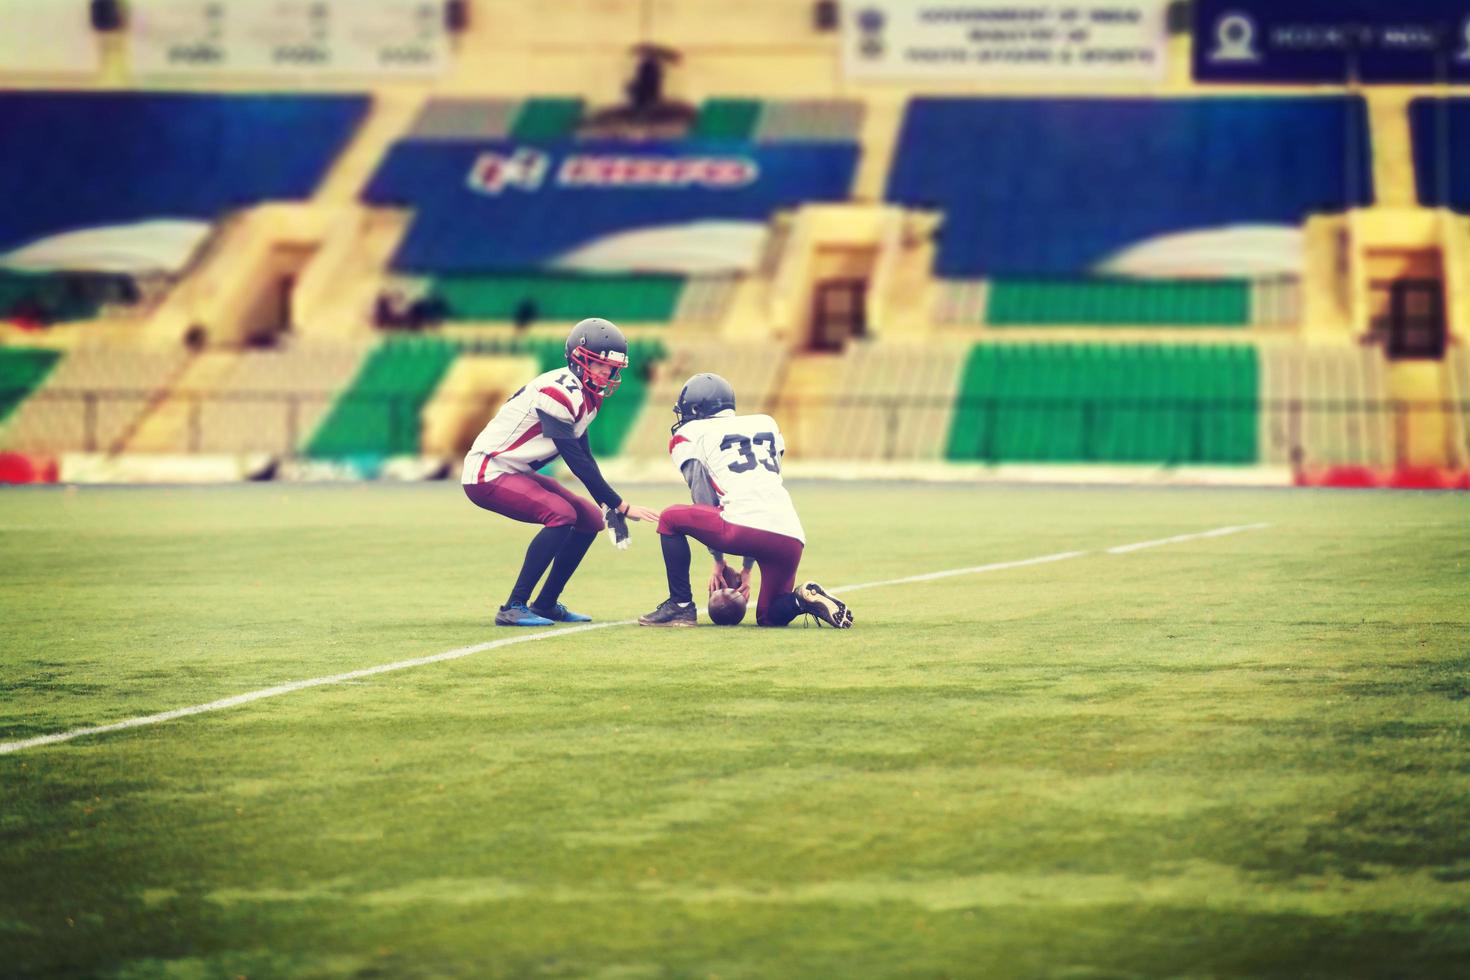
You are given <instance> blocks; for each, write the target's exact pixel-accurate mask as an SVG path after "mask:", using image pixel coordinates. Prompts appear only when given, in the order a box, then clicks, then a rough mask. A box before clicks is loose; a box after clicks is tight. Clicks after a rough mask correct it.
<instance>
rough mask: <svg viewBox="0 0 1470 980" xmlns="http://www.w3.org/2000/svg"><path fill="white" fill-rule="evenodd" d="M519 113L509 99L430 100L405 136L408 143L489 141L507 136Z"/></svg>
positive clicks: (516, 106) (513, 101)
mask: <svg viewBox="0 0 1470 980" xmlns="http://www.w3.org/2000/svg"><path fill="white" fill-rule="evenodd" d="M519 111H520V103H519V102H518V101H515V100H512V99H467V98H434V99H429V100H428V101H427V102H425V103H424V106H423V108H422V109H420V110H419V114H418V116H417V117H415V119H414V121H413V125H412V126H411V127H410V128H409V131H408V132H407V133H406V134H405V136H404V138H405V139H410V140H493V139H501V138H502V137H505V136H508V135H510V127H511V124H512V123H513V122H515V119H516V114H517V113H518V112H519Z"/></svg>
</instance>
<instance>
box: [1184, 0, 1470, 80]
mask: <svg viewBox="0 0 1470 980" xmlns="http://www.w3.org/2000/svg"><path fill="white" fill-rule="evenodd" d="M1194 77H1195V78H1196V79H1197V80H1199V81H1203V82H1241V83H1257V82H1302V83H1320V82H1339V83H1340V82H1346V81H1348V80H1356V81H1361V82H1366V83H1412V82H1421V83H1425V82H1427V83H1432V82H1436V81H1445V82H1465V81H1470V0H1393V2H1386V0H1194Z"/></svg>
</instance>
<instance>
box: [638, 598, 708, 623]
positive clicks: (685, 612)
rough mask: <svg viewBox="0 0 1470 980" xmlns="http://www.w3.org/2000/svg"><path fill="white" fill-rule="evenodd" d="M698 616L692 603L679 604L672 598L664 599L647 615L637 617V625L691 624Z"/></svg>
mask: <svg viewBox="0 0 1470 980" xmlns="http://www.w3.org/2000/svg"><path fill="white" fill-rule="evenodd" d="M698 618H699V613H698V612H696V611H695V609H694V603H692V602H690V603H686V604H685V605H682V606H681V605H679V604H678V603H677V602H675V601H674V600H673V599H665V600H664V601H663V602H660V603H659V604H658V608H657V609H655V610H654V611H653V612H651V613H649V614H648V615H647V616H639V617H638V625H639V626H693V625H694V624H695V623H696V622H697V621H698Z"/></svg>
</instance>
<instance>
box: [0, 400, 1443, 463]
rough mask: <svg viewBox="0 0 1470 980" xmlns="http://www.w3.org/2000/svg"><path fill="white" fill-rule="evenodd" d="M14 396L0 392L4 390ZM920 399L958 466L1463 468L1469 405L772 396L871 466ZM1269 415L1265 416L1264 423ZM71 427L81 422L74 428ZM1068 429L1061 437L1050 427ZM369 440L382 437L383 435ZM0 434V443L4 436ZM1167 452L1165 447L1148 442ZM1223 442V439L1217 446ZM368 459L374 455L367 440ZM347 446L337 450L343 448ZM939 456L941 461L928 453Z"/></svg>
mask: <svg viewBox="0 0 1470 980" xmlns="http://www.w3.org/2000/svg"><path fill="white" fill-rule="evenodd" d="M15 394H17V393H15V392H9V391H0V399H3V398H4V397H6V396H7V395H15ZM152 394H153V393H152V392H146V391H141V390H133V389H88V390H47V391H41V392H37V393H35V394H33V395H31V397H32V398H33V399H40V400H47V401H49V402H53V403H55V406H56V407H57V408H62V409H64V408H67V407H70V410H72V411H75V412H77V413H79V415H80V419H81V424H80V431H81V432H82V433H83V438H82V444H81V445H56V446H54V447H49V451H51V452H58V453H59V452H71V451H81V452H107V451H109V450H110V449H111V448H112V447H109V446H105V445H102V444H101V439H100V437H99V434H98V428H99V426H98V419H99V417H100V414H101V411H102V409H103V408H104V407H106V406H108V405H110V404H113V403H116V402H126V403H130V404H135V403H137V402H138V401H139V400H140V399H145V398H149V397H152ZM175 397H177V398H180V399H181V400H182V401H183V402H184V403H185V404H187V405H188V420H189V421H188V426H187V437H186V439H185V441H184V446H183V448H184V451H186V452H188V453H208V452H212V451H218V450H215V449H212V448H211V447H212V444H215V443H217V442H218V441H219V440H217V439H216V438H214V436H212V434H211V432H210V428H211V426H210V423H209V422H208V421H207V420H208V418H210V413H206V411H205V407H206V406H212V407H216V408H220V409H224V410H226V411H227V412H234V413H238V414H239V415H241V416H246V417H248V416H249V415H250V414H251V412H252V411H253V410H255V411H262V412H263V411H265V410H266V409H267V408H269V409H270V410H271V412H272V414H273V417H281V410H282V407H283V406H284V415H283V418H284V423H283V428H282V430H281V432H280V436H279V445H278V446H277V447H276V448H275V449H273V450H268V451H272V452H275V453H277V454H279V455H281V456H283V457H295V456H303V455H307V452H306V446H307V444H308V443H309V441H310V438H311V436H312V432H310V431H307V426H306V425H305V424H303V418H305V417H308V415H310V416H311V417H317V418H319V417H320V415H321V413H320V412H312V413H309V412H308V411H307V410H308V408H320V406H321V403H323V402H330V401H334V400H337V399H339V398H341V397H348V398H351V399H353V400H354V402H356V403H357V407H358V409H359V411H361V412H363V413H365V414H366V413H373V414H376V413H381V414H380V415H376V417H375V418H374V420H373V421H374V423H375V424H374V430H375V433H381V432H382V431H384V430H386V431H387V432H389V433H391V434H393V436H394V439H393V442H394V443H395V444H405V443H406V444H416V443H417V441H418V436H419V426H420V420H419V418H418V410H419V403H418V402H417V401H415V400H414V399H412V398H407V397H393V396H389V395H381V394H374V393H361V394H352V395H348V396H336V395H333V394H331V393H326V392H279V391H274V392H270V391H260V392H252V391H229V392H187V391H184V392H177V393H176V394H175ZM918 408H932V409H940V408H943V409H947V410H948V409H952V410H953V411H954V413H955V416H956V417H960V416H963V417H965V418H966V419H967V425H966V426H965V427H964V428H963V429H960V428H959V427H952V431H951V433H950V444H949V451H948V452H947V453H946V454H945V457H944V458H946V459H948V460H950V461H955V462H980V463H1008V462H1036V463H1075V464H1116V463H1141V464H1156V465H1200V464H1204V465H1215V464H1227V465H1228V464H1241V465H1251V464H1255V463H1258V462H1261V461H1263V460H1265V459H1267V458H1284V459H1286V460H1287V461H1289V463H1290V465H1292V466H1293V467H1294V468H1298V469H1299V468H1301V467H1305V466H1314V465H1339V464H1342V465H1351V464H1359V465H1401V464H1404V463H1406V462H1408V461H1409V458H1410V455H1409V446H1410V434H1411V431H1413V430H1414V429H1415V428H1416V427H1417V426H1419V425H1420V424H1421V423H1423V422H1425V421H1433V419H1432V418H1431V417H1432V416H1438V422H1439V424H1440V426H1441V430H1440V431H1442V432H1443V433H1444V442H1445V445H1444V452H1445V459H1446V461H1447V462H1448V464H1449V465H1450V466H1457V467H1465V466H1470V435H1467V433H1470V401H1442V402H1441V401H1412V400H1401V399H1382V400H1369V401H1364V400H1348V399H1339V400H1331V399H1288V400H1271V399H1262V400H1247V399H1211V398H1199V399H1178V398H1176V399H1150V398H1126V397H1107V398H1103V397H1085V398H1072V397H1066V396H1049V397H1035V398H1016V397H1007V398H1004V399H1002V398H960V399H958V400H952V399H940V398H925V397H916V396H902V395H876V396H875V395H838V396H821V397H816V396H812V397H799V398H783V399H780V402H779V404H778V405H776V406H774V407H773V410H774V411H775V412H776V413H777V414H778V415H779V416H780V417H781V420H782V424H783V428H789V429H790V430H791V431H793V432H797V431H800V429H801V419H802V416H803V415H804V414H806V413H809V412H810V413H822V416H823V417H824V418H830V417H832V415H831V413H833V412H836V413H838V414H837V417H839V418H840V417H844V415H843V413H850V417H855V418H860V419H861V420H862V423H861V424H859V425H849V426H840V427H837V428H835V429H832V430H829V431H826V432H825V433H824V435H823V438H822V439H821V440H820V442H818V443H814V444H812V445H797V444H794V443H793V444H792V445H791V447H790V448H791V451H792V455H793V457H794V458H807V459H864V460H870V461H875V462H882V461H913V460H915V459H917V458H919V457H918V456H917V455H916V454H914V453H913V452H912V451H909V450H908V449H907V448H906V447H905V445H904V444H903V441H902V439H901V425H902V421H903V419H904V418H905V417H906V414H907V413H912V412H913V411H914V410H915V409H918ZM1262 419H1266V420H1268V421H1267V422H1266V423H1265V424H1262V422H1261V420H1262ZM1323 420H1327V421H1329V422H1332V423H1334V424H1336V425H1337V426H1338V428H1339V430H1340V431H1339V434H1338V436H1337V437H1336V438H1334V440H1333V445H1332V447H1331V448H1330V449H1329V450H1326V451H1323V450H1321V449H1319V448H1317V447H1314V446H1313V445H1312V444H1311V443H1312V441H1313V440H1312V437H1311V436H1310V435H1309V433H1310V431H1311V429H1310V426H1311V425H1312V424H1313V423H1321V422H1322V421H1323ZM67 428H68V430H69V431H77V429H76V427H74V426H68V427H67ZM1245 430H1249V431H1250V432H1252V433H1255V435H1254V436H1252V438H1251V440H1249V444H1250V445H1251V446H1253V447H1254V448H1253V452H1252V454H1251V458H1240V456H1239V446H1240V445H1241V444H1242V443H1241V442H1240V434H1241V432H1242V431H1245ZM1380 431H1381V432H1386V433H1387V434H1388V439H1387V443H1388V444H1387V447H1386V453H1387V458H1380V457H1381V456H1383V455H1384V453H1385V449H1384V448H1383V447H1382V446H1380V445H1379V442H1380V441H1381V440H1380V439H1379V434H1378V433H1379V432H1380ZM1058 432H1061V433H1063V437H1062V440H1061V441H1060V442H1059V441H1058V437H1057V433H1058ZM370 441H371V442H372V443H377V442H379V439H378V437H377V435H375V436H374V438H373V439H372V440H370ZM4 442H5V440H4V431H3V429H0V447H3V445H4ZM1160 446H1166V447H1170V448H1169V450H1168V451H1167V452H1159V451H1157V448H1156V447H1160ZM1222 447H1224V448H1223V449H1222ZM362 452H363V454H365V455H371V454H374V453H375V450H374V449H372V448H371V447H370V446H369V445H368V444H367V443H365V445H364V448H363V450H362ZM351 454H352V453H351V450H350V446H348V447H344V448H343V451H342V452H341V453H339V454H337V455H351ZM935 461H936V462H937V461H938V460H935Z"/></svg>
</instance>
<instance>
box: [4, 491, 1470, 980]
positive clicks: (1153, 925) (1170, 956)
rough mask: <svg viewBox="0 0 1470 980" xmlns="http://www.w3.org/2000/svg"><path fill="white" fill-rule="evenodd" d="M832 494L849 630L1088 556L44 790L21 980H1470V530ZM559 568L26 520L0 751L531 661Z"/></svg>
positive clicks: (68, 762)
mask: <svg viewBox="0 0 1470 980" xmlns="http://www.w3.org/2000/svg"><path fill="white" fill-rule="evenodd" d="M794 494H795V497H796V499H797V502H798V506H799V507H800V508H801V511H802V514H803V518H804V520H805V522H806V525H807V530H808V533H809V538H810V543H809V546H808V552H807V558H806V561H805V562H804V565H803V572H804V573H807V574H809V575H810V577H812V578H815V579H817V580H818V581H820V582H822V583H823V584H824V585H827V586H828V587H829V588H833V589H834V591H836V587H838V586H841V585H844V584H856V583H870V582H878V581H884V580H889V579H897V578H903V577H907V576H914V575H920V574H923V573H928V572H935V571H942V570H946V569H954V568H962V567H967V566H978V565H984V564H987V563H997V562H1009V561H1014V560H1019V559H1027V558H1034V557H1038V556H1044V555H1051V554H1057V553H1064V552H1073V551H1081V552H1086V554H1083V555H1080V556H1077V557H1073V558H1068V559H1065V560H1060V561H1056V562H1052V563H1047V564H1038V565H1031V566H1025V567H1016V568H1009V569H1001V570H996V571H991V572H988V573H983V574H971V575H959V576H953V577H947V578H939V579H934V580H930V581H923V582H914V583H908V584H896V585H887V586H881V587H874V588H869V589H865V590H861V591H858V592H855V593H852V594H851V600H852V605H853V607H854V609H855V611H856V614H857V625H856V628H855V629H853V630H851V631H849V632H846V633H841V632H837V631H833V630H826V629H823V630H819V629H816V628H802V627H801V626H800V625H794V626H792V627H791V628H789V629H786V630H784V631H769V630H757V629H755V628H750V627H742V628H738V629H720V628H716V627H710V626H702V627H701V628H700V629H698V630H695V631H688V630H668V631H659V630H649V629H641V628H639V627H637V626H615V627H610V628H606V629H600V630H594V631H586V632H580V633H574V634H569V635H565V636H561V635H557V636H552V637H551V638H548V639H544V640H536V641H533V642H526V643H520V644H516V645H513V646H506V647H501V648H496V649H490V650H485V651H482V652H479V653H475V654H473V655H470V656H465V657H462V658H459V659H454V660H448V661H444V662H437V663H431V664H426V665H422V666H416V667H412V668H410V669H404V670H399V671H395V672H391V673H383V674H378V675H375V676H371V677H364V678H360V679H357V680H353V681H349V682H346V683H340V684H332V685H325V686H318V687H312V688H310V689H306V690H299V691H294V692H291V693H286V694H282V695H281V696H279V697H272V698H268V699H264V700H259V701H255V702H253V703H250V704H246V705H243V706H239V707H234V708H230V709H228V710H222V711H216V712H211V713H207V714H200V715H196V716H193V717H187V718H181V719H177V720H172V721H167V722H164V723H161V724H156V725H149V726H146V727H140V728H134V729H130V730H127V731H121V732H115V733H110V734H103V735H93V736H87V737H83V738H78V739H75V740H72V741H67V742H63V743H59V744H52V745H45V746H39V747H33V748H26V749H21V750H18V751H9V752H6V753H4V754H0V975H18V976H33V975H34V976H57V975H63V976H64V975H85V976H121V977H152V976H169V977H195V976H199V977H222V976H249V977H269V976H381V977H421V976H422V977H428V976H466V977H481V976H485V977H502V976H503V977H528V976H529V977H606V978H642V977H665V976H669V977H712V976H713V977H722V978H736V977H787V976H792V977H858V976H862V977H866V976H873V977H887V976H903V977H942V976H954V977H961V976H977V977H980V976H983V977H1008V976H1066V977H1121V976H1193V977H1219V976H1290V977H1299V976H1322V977H1342V976H1415V977H1421V976H1434V977H1443V976H1455V975H1459V976H1465V975H1467V974H1470V739H1467V730H1470V495H1461V496H1453V495H1433V494H1424V495H1407V494H1390V493H1354V492H1327V491H1318V492H1307V491H1302V492H1295V491H1203V490H1165V489H1136V490H1099V489H1046V488H1001V487H959V486H953V487H933V486H920V485H891V486H880V485H871V484H868V485H834V484H808V485H797V486H796V487H795V488H794ZM632 496H633V498H634V499H635V500H637V501H638V502H640V503H648V504H654V505H660V504H663V503H671V502H674V501H675V499H676V489H675V488H673V487H660V488H654V489H645V490H643V491H641V492H639V493H636V494H633V495H632ZM1256 523H1265V524H1269V526H1268V527H1264V528H1260V529H1256V530H1252V531H1248V532H1242V533H1238V534H1232V535H1229V536H1222V537H1215V538H1196V539H1190V540H1187V541H1182V542H1178V543H1173V544H1166V545H1160V546H1158V547H1152V548H1147V549H1143V550H1137V551H1131V552H1126V553H1119V554H1112V553H1109V552H1108V551H1107V549H1108V548H1110V547H1114V546H1118V545H1125V544H1129V543H1134V542H1142V541H1149V540H1153V539H1160V538H1167V537H1170V536H1173V535H1182V534H1189V533H1192V532H1198V531H1206V530H1209V529H1212V528H1218V527H1223V526H1227V525H1243V524H1256ZM528 537H529V530H528V529H525V528H523V527H516V526H513V525H511V524H509V523H508V522H505V521H502V520H500V519H497V518H493V517H491V516H490V515H488V514H484V513H482V512H479V511H477V510H475V508H473V507H472V506H471V505H470V504H468V503H467V502H466V501H465V500H464V498H463V497H462V495H461V494H460V492H459V490H458V488H457V487H455V486H453V485H434V486H381V485H379V486H343V487H283V486H272V485H250V486H239V487H232V488H216V489H81V490H61V489H48V490H7V491H3V492H0V742H8V743H13V742H17V741H21V740H25V739H28V738H32V737H35V736H40V735H45V734H48V733H53V732H64V731H67V730H70V729H74V728H77V727H82V726H87V725H94V724H99V723H106V722H113V721H119V720H123V719H127V718H132V717H136V716H142V715H147V714H150V713H154V712H160V711H166V710H169V709H173V708H180V707H186V706H189V705H196V704H200V703H204V702H209V701H213V700H216V699H220V698H226V697H229V696H231V695H237V694H243V693H247V692H250V691H255V690H259V689H262V688H267V687H270V686H272V685H277V684H284V683H288V682H292V681H299V680H306V679H310V678H316V677H322V676H325V675H330V674H336V673H340V672H345V671H352V670H356V669H359V668H366V667H372V666H375V665H380V664H388V663H392V662H395V661H401V660H405V659H409V658H415V657H421V656H425V655H430V654H435V653H440V652H443V651H448V650H452V649H456V648H462V647H465V646H468V645H474V644H480V643H484V642H486V641H491V640H497V639H503V638H504V637H505V636H506V635H507V631H506V630H498V631H497V630H496V629H494V628H493V627H491V626H489V622H490V619H491V616H492V615H493V612H494V607H495V605H496V604H497V603H498V602H499V601H500V600H501V599H502V597H503V593H504V592H505V591H506V589H507V587H508V583H509V581H510V579H511V577H512V575H513V570H514V568H515V567H516V566H517V564H518V562H519V559H520V554H521V551H522V549H523V547H524V544H525V542H526V540H527V539H528ZM658 554H659V553H658V548H657V543H656V538H655V536H654V535H653V534H652V533H651V532H650V529H648V528H646V527H641V526H635V529H634V540H633V547H632V548H631V549H630V550H629V551H627V552H621V553H619V552H615V551H613V550H612V549H611V548H610V547H608V546H607V545H606V544H605V543H603V542H599V543H598V544H596V545H595V546H594V550H593V551H592V553H591V554H590V556H589V558H588V561H587V563H586V564H585V565H584V567H583V569H582V571H581V573H580V574H579V577H578V578H577V579H576V580H575V581H574V582H573V585H572V588H571V590H570V591H569V593H568V595H567V599H568V602H569V604H571V605H572V606H573V607H574V608H577V609H581V610H583V611H585V612H588V613H590V614H592V615H593V616H595V617H597V618H598V619H599V620H621V619H628V618H631V617H635V616H636V615H637V614H639V613H641V612H645V611H647V610H648V609H651V608H652V607H653V606H654V605H655V604H656V603H657V602H658V601H659V600H660V599H661V598H662V597H663V594H664V589H663V580H662V571H661V566H660V563H659V557H658ZM704 570H705V566H704V564H703V563H702V562H701V561H699V560H698V558H696V565H695V571H696V584H697V583H699V582H701V581H702V580H703V574H702V573H703V572H704Z"/></svg>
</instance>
